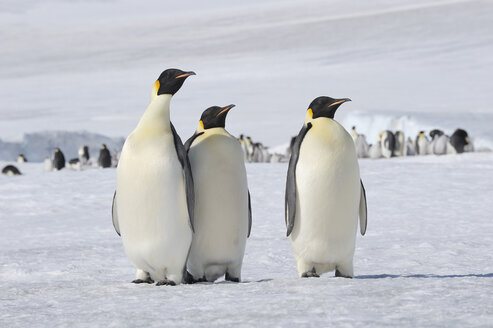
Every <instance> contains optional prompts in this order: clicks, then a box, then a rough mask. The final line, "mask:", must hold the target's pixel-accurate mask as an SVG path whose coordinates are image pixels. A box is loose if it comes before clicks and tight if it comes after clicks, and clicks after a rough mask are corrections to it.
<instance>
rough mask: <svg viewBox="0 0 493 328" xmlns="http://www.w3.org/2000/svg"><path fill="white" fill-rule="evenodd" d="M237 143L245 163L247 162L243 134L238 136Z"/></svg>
mask: <svg viewBox="0 0 493 328" xmlns="http://www.w3.org/2000/svg"><path fill="white" fill-rule="evenodd" d="M238 141H239V143H240V146H241V150H242V151H243V157H244V160H245V162H246V160H247V150H246V145H245V137H244V136H243V134H240V137H239V138H238Z"/></svg>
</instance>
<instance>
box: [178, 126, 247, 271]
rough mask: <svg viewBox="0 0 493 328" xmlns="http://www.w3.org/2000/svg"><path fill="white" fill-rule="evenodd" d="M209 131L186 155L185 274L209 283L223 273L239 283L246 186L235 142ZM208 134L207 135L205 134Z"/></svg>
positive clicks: (244, 241)
mask: <svg viewBox="0 0 493 328" xmlns="http://www.w3.org/2000/svg"><path fill="white" fill-rule="evenodd" d="M211 130H216V129H209V130H207V132H206V134H207V135H204V136H200V137H198V138H197V139H196V141H194V144H193V145H192V147H191V148H190V151H189V153H188V154H189V159H190V164H191V167H192V173H193V179H194V185H195V218H194V227H195V234H194V236H193V241H192V246H191V249H190V254H189V258H188V265H187V267H188V270H189V272H190V273H191V274H192V275H193V276H194V278H195V279H201V278H203V277H206V279H207V280H209V281H214V280H216V279H217V278H219V277H220V276H222V275H223V274H225V273H229V274H230V275H231V276H234V277H235V278H240V276H239V275H240V272H241V264H242V261H243V255H244V252H245V244H246V239H247V234H248V185H247V177H246V169H245V164H244V155H243V151H242V149H241V146H240V144H239V143H238V142H237V140H236V139H235V138H233V137H231V136H230V135H229V134H226V133H214V132H211ZM210 134H212V135H210Z"/></svg>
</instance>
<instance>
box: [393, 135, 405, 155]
mask: <svg viewBox="0 0 493 328" xmlns="http://www.w3.org/2000/svg"><path fill="white" fill-rule="evenodd" d="M394 137H395V145H394V155H395V156H405V155H406V137H405V135H404V132H402V131H401V130H398V131H396V132H395V134H394Z"/></svg>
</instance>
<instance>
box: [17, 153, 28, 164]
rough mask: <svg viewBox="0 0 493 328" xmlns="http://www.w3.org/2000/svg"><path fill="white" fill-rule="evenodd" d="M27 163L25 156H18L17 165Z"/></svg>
mask: <svg viewBox="0 0 493 328" xmlns="http://www.w3.org/2000/svg"><path fill="white" fill-rule="evenodd" d="M26 162H27V159H26V157H25V156H24V155H23V154H19V156H17V163H26Z"/></svg>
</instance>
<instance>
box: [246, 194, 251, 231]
mask: <svg viewBox="0 0 493 328" xmlns="http://www.w3.org/2000/svg"><path fill="white" fill-rule="evenodd" d="M251 231H252V201H251V200H250V190H248V234H247V238H248V237H250V232H251Z"/></svg>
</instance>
